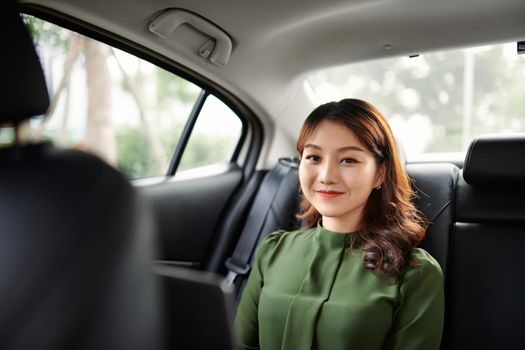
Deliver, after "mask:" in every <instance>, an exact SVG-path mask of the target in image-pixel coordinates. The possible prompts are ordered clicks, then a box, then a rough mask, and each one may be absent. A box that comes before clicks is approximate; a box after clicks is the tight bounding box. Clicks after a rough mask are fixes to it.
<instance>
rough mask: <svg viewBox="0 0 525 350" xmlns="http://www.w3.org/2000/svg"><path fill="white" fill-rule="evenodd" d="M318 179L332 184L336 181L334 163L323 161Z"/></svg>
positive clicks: (326, 183) (323, 182)
mask: <svg viewBox="0 0 525 350" xmlns="http://www.w3.org/2000/svg"><path fill="white" fill-rule="evenodd" d="M319 181H320V182H321V183H322V184H324V185H332V184H335V183H337V169H336V166H335V165H334V164H331V163H330V162H325V163H324V164H323V165H322V166H321V171H320V173H319Z"/></svg>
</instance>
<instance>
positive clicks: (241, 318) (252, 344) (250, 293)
mask: <svg viewBox="0 0 525 350" xmlns="http://www.w3.org/2000/svg"><path fill="white" fill-rule="evenodd" d="M280 233H282V232H275V233H272V234H270V235H268V236H267V237H266V238H265V239H264V240H263V241H262V242H261V244H260V245H259V247H258V248H257V250H256V251H255V261H254V263H253V265H252V268H251V271H250V275H249V277H248V281H247V283H246V287H245V288H244V291H243V293H242V296H241V300H240V302H239V305H238V307H237V314H236V317H235V322H234V325H233V328H234V332H235V336H236V338H237V342H238V345H239V347H240V348H241V349H259V322H258V307H259V296H260V294H261V289H262V287H263V266H264V264H263V260H265V256H266V255H267V254H268V251H269V250H270V249H271V248H272V247H273V246H274V244H273V243H274V242H275V240H276V239H278V236H280Z"/></svg>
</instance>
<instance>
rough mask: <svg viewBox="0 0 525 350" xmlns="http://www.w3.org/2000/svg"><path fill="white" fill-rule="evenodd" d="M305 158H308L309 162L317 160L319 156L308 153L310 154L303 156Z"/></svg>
mask: <svg viewBox="0 0 525 350" xmlns="http://www.w3.org/2000/svg"><path fill="white" fill-rule="evenodd" d="M304 158H305V159H306V160H309V161H311V162H317V161H319V159H320V158H319V156H316V155H313V154H310V155H307V156H306V157H304Z"/></svg>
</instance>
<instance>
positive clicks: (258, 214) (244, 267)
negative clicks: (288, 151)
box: [225, 158, 299, 285]
mask: <svg viewBox="0 0 525 350" xmlns="http://www.w3.org/2000/svg"><path fill="white" fill-rule="evenodd" d="M298 167H299V161H298V160H297V158H280V159H279V163H278V164H277V165H276V166H275V167H274V168H273V169H272V170H271V171H270V172H269V173H268V174H267V175H266V176H265V178H264V180H263V182H262V184H261V187H260V188H259V191H258V192H257V196H256V198H255V201H254V203H253V205H252V208H251V209H250V212H249V214H248V219H247V220H246V224H245V225H244V229H243V230H242V233H241V237H240V239H239V242H237V245H236V246H235V250H234V252H233V255H232V256H231V257H230V258H228V259H227V260H226V262H225V265H226V267H227V268H228V275H227V276H226V280H225V281H226V283H227V284H228V285H232V284H233V283H234V282H235V279H236V278H237V276H239V275H240V276H245V275H247V274H248V272H249V271H250V269H251V265H250V263H251V259H252V256H253V253H254V251H255V247H256V245H257V242H258V241H259V239H260V237H261V235H262V234H263V233H264V232H262V230H263V227H264V224H265V222H266V220H267V218H268V215H269V213H270V208H271V206H272V203H273V202H274V199H275V197H276V195H277V193H278V192H279V188H280V186H281V183H282V180H283V179H284V178H286V176H287V175H288V174H289V173H290V172H291V170H292V169H294V168H298ZM267 233H269V232H267Z"/></svg>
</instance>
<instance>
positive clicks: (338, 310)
mask: <svg viewBox="0 0 525 350" xmlns="http://www.w3.org/2000/svg"><path fill="white" fill-rule="evenodd" d="M350 235H351V233H349V234H342V233H337V232H332V231H328V230H326V229H324V228H322V227H321V226H318V227H317V228H313V229H310V230H306V231H294V232H283V231H278V232H275V233H272V234H270V235H269V236H268V237H266V238H265V239H264V240H263V242H262V243H261V244H260V246H259V248H258V249H257V252H256V258H255V262H254V264H253V267H252V271H251V272H250V276H249V278H248V282H247V285H246V288H245V290H244V292H243V295H242V297H241V301H240V304H239V307H238V309H237V316H236V318H235V325H234V329H235V332H236V336H237V338H238V342H239V344H240V346H241V348H243V349H263V350H274V349H282V350H303V349H319V350H323V349H326V350H338V349H366V350H373V349H403V350H411V349H425V350H432V349H439V345H440V341H441V332H442V328H443V309H444V305H443V275H442V272H441V268H440V267H439V264H438V263H437V262H436V260H434V258H432V256H430V254H428V253H427V252H426V251H424V250H422V249H419V248H416V249H414V250H413V253H412V254H413V256H414V257H415V258H416V259H417V260H419V262H420V264H421V266H420V267H419V268H416V269H414V268H409V269H408V270H407V271H406V273H405V275H404V276H403V278H402V280H401V281H400V282H399V283H397V284H395V283H393V282H392V279H391V278H389V277H381V276H378V275H377V274H375V273H373V272H372V271H369V270H367V269H365V268H364V266H363V257H362V255H361V254H360V252H359V250H358V249H354V250H350V249H348V248H347V247H348V244H349V241H348V238H349V236H350Z"/></svg>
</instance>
